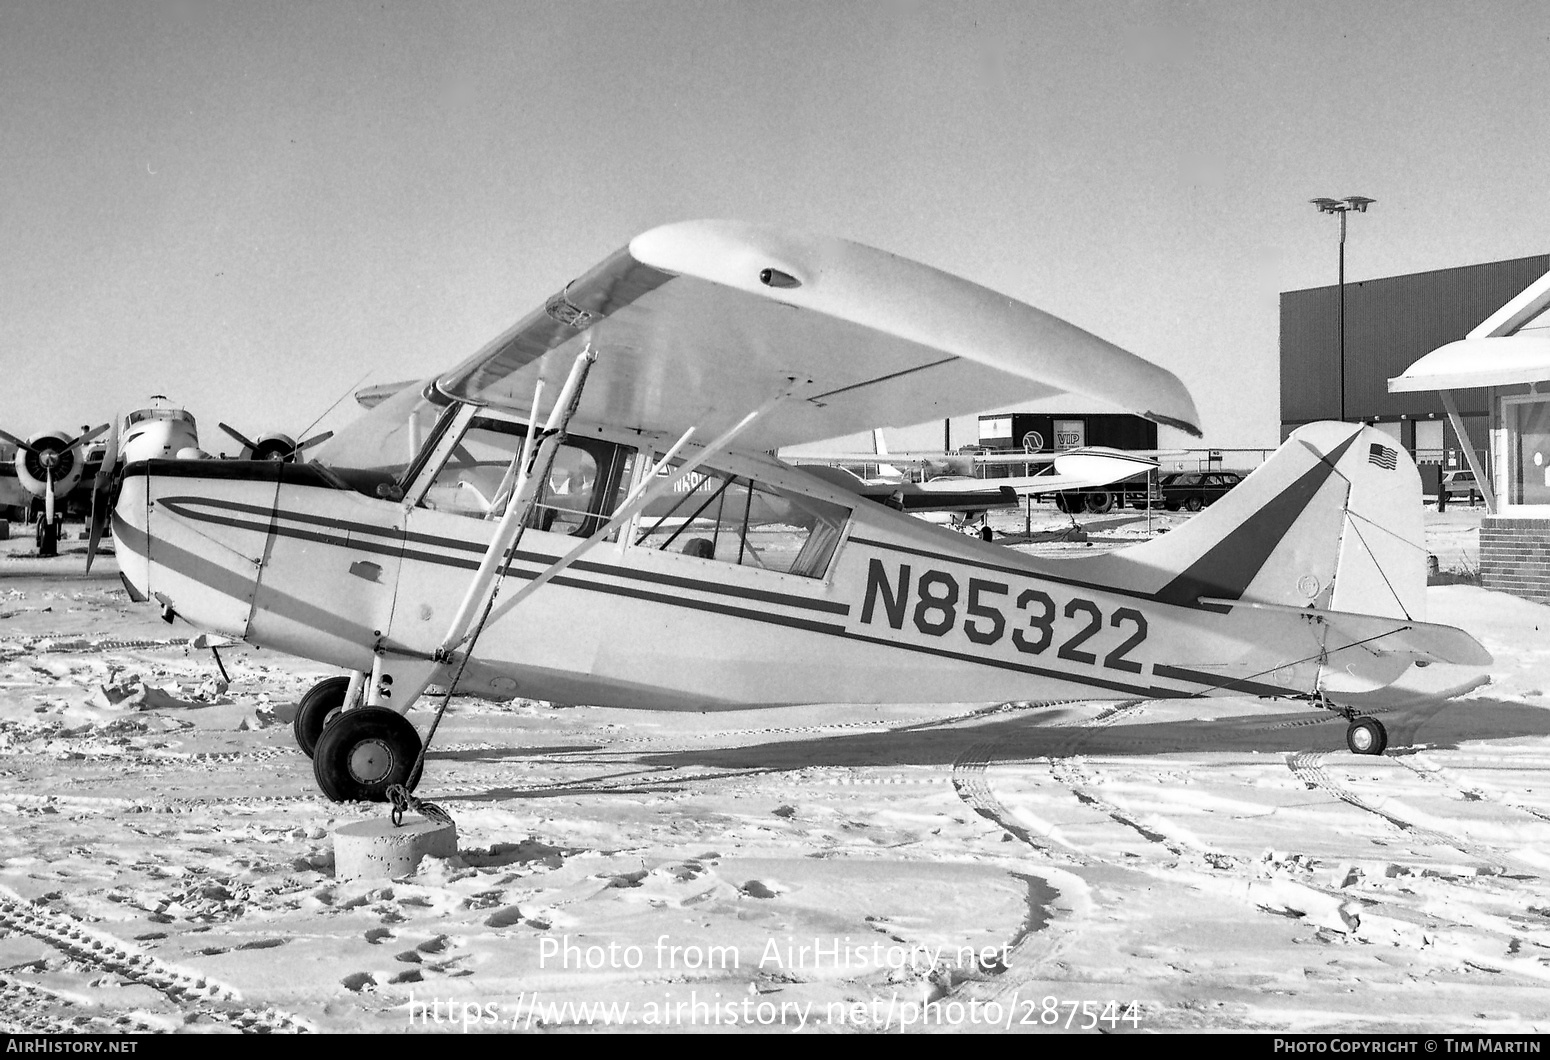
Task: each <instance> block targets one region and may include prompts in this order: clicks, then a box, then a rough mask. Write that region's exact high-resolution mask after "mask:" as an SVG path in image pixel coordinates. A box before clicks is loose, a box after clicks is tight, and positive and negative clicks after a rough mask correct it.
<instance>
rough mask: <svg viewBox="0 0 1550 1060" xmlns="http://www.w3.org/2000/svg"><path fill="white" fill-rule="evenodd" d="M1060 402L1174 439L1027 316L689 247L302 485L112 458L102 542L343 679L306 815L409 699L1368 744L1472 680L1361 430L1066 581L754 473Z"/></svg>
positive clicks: (371, 768) (386, 772)
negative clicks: (1343, 729)
mask: <svg viewBox="0 0 1550 1060" xmlns="http://www.w3.org/2000/svg"><path fill="white" fill-rule="evenodd" d="M1060 394H1067V395H1076V396H1080V397H1083V398H1092V399H1096V400H1101V401H1103V402H1105V403H1107V404H1109V405H1117V406H1119V407H1120V408H1122V409H1125V410H1127V411H1132V412H1134V413H1136V414H1138V415H1142V416H1146V417H1149V418H1151V419H1153V420H1155V421H1157V422H1159V423H1165V424H1169V425H1171V426H1174V427H1179V428H1182V429H1184V430H1187V431H1191V432H1195V433H1198V430H1197V429H1196V427H1195V424H1196V422H1197V416H1196V414H1195V410H1194V406H1193V404H1192V403H1191V401H1190V399H1189V396H1188V394H1187V393H1186V392H1185V390H1184V388H1183V386H1182V385H1181V384H1180V383H1179V381H1178V380H1177V379H1176V378H1175V377H1174V376H1172V375H1171V374H1170V373H1168V372H1166V371H1164V370H1163V369H1161V368H1158V367H1157V366H1155V365H1152V364H1150V363H1148V362H1146V361H1144V360H1142V359H1141V358H1139V357H1137V356H1135V355H1134V354H1131V353H1128V352H1126V351H1124V350H1121V349H1119V348H1118V347H1115V346H1113V345H1112V344H1110V343H1108V342H1105V341H1104V340H1102V339H1100V338H1098V337H1097V336H1094V335H1092V334H1090V333H1088V332H1085V331H1082V330H1081V329H1079V328H1076V327H1074V326H1072V325H1070V324H1067V323H1065V322H1064V321H1061V320H1059V319H1057V318H1055V317H1052V316H1050V315H1048V314H1046V313H1042V312H1041V311H1039V310H1037V309H1034V308H1033V307H1031V306H1028V305H1024V304H1022V303H1020V302H1017V301H1015V300H1013V299H1009V298H1007V297H1006V296H1004V295H1000V294H997V293H995V292H992V291H988V290H986V289H985V288H982V287H979V286H977V285H975V284H973V283H970V282H969V281H967V280H963V279H960V278H957V277H954V276H949V275H947V274H945V273H942V272H939V271H937V270H935V269H932V268H930V267H928V266H925V265H921V264H918V263H915V262H910V261H906V260H904V259H901V258H897V257H894V256H893V255H889V254H886V253H883V252H881V251H877V250H873V249H871V248H868V247H863V246H859V245H857V244H854V243H847V242H845V241H842V240H836V239H826V238H818V237H811V236H800V235H793V234H790V233H786V232H782V231H777V230H774V229H770V228H766V227H760V226H755V225H747V224H740V223H736V222H725V221H701V222H687V223H683V224H675V225H668V226H664V227H662V228H657V229H653V230H651V231H649V232H646V233H644V234H643V235H641V236H638V237H637V238H636V239H634V240H632V241H631V242H630V243H629V244H628V245H627V246H626V247H624V248H623V249H622V250H620V251H618V252H617V253H615V254H613V255H611V256H609V257H608V258H606V259H604V260H603V261H602V262H601V263H600V264H598V265H597V266H596V267H594V268H593V269H591V270H589V271H588V272H586V273H584V274H583V275H582V276H581V277H579V278H578V279H576V280H575V281H573V282H572V283H570V284H568V285H567V286H565V287H564V288H563V289H562V290H561V291H559V292H558V293H557V294H554V295H553V296H551V297H550V298H548V299H546V300H544V301H543V302H542V304H541V305H540V306H539V307H538V308H536V309H534V310H533V311H532V312H531V313H529V314H528V315H527V316H526V317H523V318H522V319H521V320H519V321H518V322H517V323H516V324H515V325H513V326H512V327H511V328H509V329H508V330H507V331H506V332H504V333H503V334H501V335H500V336H497V337H496V338H495V339H494V340H493V341H492V342H491V343H489V344H488V345H487V346H486V347H485V348H483V349H482V350H480V351H478V352H476V353H475V354H474V355H473V356H471V357H470V358H469V359H468V360H467V361H465V362H464V363H463V364H461V365H459V366H456V367H454V368H453V369H451V370H450V371H447V372H445V373H443V374H441V375H439V376H436V377H433V378H431V379H428V380H426V381H425V382H423V383H421V384H418V385H414V386H408V387H404V388H403V389H401V390H396V391H395V392H393V393H392V394H391V395H379V396H378V397H380V398H381V400H380V403H378V404H376V405H375V407H374V408H372V409H371V411H370V412H369V413H367V414H366V415H364V416H363V417H362V418H361V419H360V420H359V421H357V423H356V424H354V425H353V426H351V427H350V428H347V429H345V430H343V431H340V432H339V433H338V434H337V435H336V436H335V437H334V438H332V439H331V440H329V441H328V442H327V443H326V444H324V445H322V446H320V447H319V448H318V449H317V450H316V453H315V456H314V458H313V459H312V460H311V461H310V462H307V463H303V464H280V463H265V462H261V461H252V462H244V461H224V462H219V463H217V462H213V461H161V460H151V461H141V462H134V463H130V464H128V465H127V466H126V467H125V468H123V470H122V474H121V482H120V486H119V495H118V501H117V506H116V509H115V514H114V520H113V528H114V533H115V537H116V540H117V547H118V555H119V558H120V566H121V568H122V570H123V572H124V575H125V579H126V581H127V582H128V583H129V585H130V587H131V588H132V589H133V591H134V593H135V594H136V595H137V597H139V598H143V599H150V600H154V601H156V602H157V603H158V604H159V605H160V606H162V607H163V608H164V610H165V611H166V613H168V614H169V615H180V616H182V617H183V618H186V619H187V620H189V621H190V622H193V623H195V624H196V625H202V626H204V627H207V628H212V629H215V630H219V631H222V632H226V633H229V634H231V635H234V636H239V637H242V638H244V639H246V640H248V641H250V642H252V643H255V644H262V645H263V646H265V647H270V648H275V649H278V650H282V651H287V652H290V653H293V654H296V655H301V656H304V657H306V658H309V659H313V660H315V661H318V662H323V663H327V664H330V665H334V666H338V667H339V668H340V669H341V670H342V671H343V672H342V673H341V674H340V675H339V676H338V677H334V678H329V679H327V680H324V681H321V682H319V683H318V685H317V686H316V687H315V688H314V689H313V690H312V691H311V692H309V693H308V695H307V697H306V698H305V699H304V700H303V702H302V704H301V706H300V709H299V710H298V712H297V715H296V723H295V735H296V738H297V741H298V743H299V744H300V746H301V747H302V748H303V749H304V750H306V751H307V752H308V753H309V754H311V755H312V757H313V766H314V775H315V777H316V779H317V781H318V784H319V786H320V787H321V789H322V790H323V791H324V792H325V793H326V794H327V795H329V796H330V797H332V798H335V799H361V798H366V799H382V798H385V797H386V795H387V793H388V791H389V789H391V788H393V787H394V786H395V785H405V786H409V787H412V786H413V784H414V783H415V781H417V779H418V777H419V773H420V769H421V766H422V764H423V751H424V738H422V736H421V734H420V733H419V732H418V731H417V730H416V729H415V727H414V726H413V725H411V724H410V723H409V721H408V720H407V719H406V718H405V716H404V715H405V713H406V712H407V711H408V709H409V708H410V707H411V706H412V705H414V704H415V703H416V702H417V701H418V700H419V699H420V698H421V696H422V695H423V694H424V693H425V691H426V689H427V688H428V687H429V686H431V685H433V684H434V685H436V686H438V687H440V688H442V689H445V690H456V691H459V692H465V693H470V694H478V695H484V696H491V697H497V698H511V697H514V696H526V697H531V698H536V699H548V700H553V701H559V702H568V703H596V704H606V705H617V706H633V707H641V708H647V709H695V710H705V709H737V708H741V707H750V706H774V705H788V704H806V703H823V702H875V703H890V702H915V703H919V702H964V701H987V702H994V701H998V700H1026V699H1043V698H1063V699H1072V698H1084V699H1095V698H1102V699H1131V698H1138V697H1177V696H1196V695H1213V694H1229V695H1240V696H1241V695H1252V696H1302V697H1308V698H1311V699H1315V700H1317V701H1318V702H1320V703H1322V704H1324V705H1327V706H1330V707H1331V708H1332V709H1335V710H1338V711H1339V712H1340V713H1342V714H1344V715H1345V716H1346V717H1347V718H1348V719H1349V721H1350V725H1349V728H1348V743H1349V744H1350V746H1351V748H1352V750H1353V751H1357V752H1361V753H1379V752H1381V751H1382V750H1383V745H1384V743H1385V741H1386V735H1385V734H1384V732H1383V729H1382V726H1381V724H1380V723H1379V722H1377V721H1376V719H1373V718H1370V717H1366V716H1362V715H1361V714H1359V708H1360V706H1361V703H1362V702H1363V699H1364V697H1367V696H1369V695H1371V694H1373V693H1375V692H1376V691H1377V690H1379V689H1382V688H1383V687H1385V686H1386V685H1389V684H1390V683H1392V682H1393V681H1394V680H1396V679H1397V678H1398V677H1400V676H1401V675H1402V674H1403V673H1404V672H1405V671H1406V670H1408V669H1409V667H1411V666H1412V665H1414V664H1415V663H1417V662H1421V663H1429V662H1432V661H1446V662H1457V663H1466V664H1472V665H1478V664H1483V663H1484V662H1486V661H1489V656H1488V655H1486V653H1485V652H1484V650H1483V649H1481V648H1480V646H1479V645H1478V644H1476V643H1475V642H1474V641H1473V640H1472V639H1471V638H1469V637H1468V636H1467V635H1465V634H1463V633H1461V632H1459V631H1458V630H1454V629H1451V628H1449V627H1446V626H1438V625H1434V624H1430V623H1427V622H1426V621H1425V616H1424V588H1425V568H1424V550H1423V548H1422V539H1421V525H1420V502H1419V488H1420V487H1419V478H1418V476H1417V474H1416V472H1415V468H1414V466H1413V465H1412V464H1411V463H1410V462H1409V460H1408V458H1407V457H1406V456H1405V455H1404V454H1403V453H1402V452H1396V451H1395V450H1393V449H1392V448H1391V447H1392V442H1391V440H1389V439H1388V438H1387V436H1385V435H1382V434H1381V433H1380V432H1377V431H1374V430H1372V429H1370V428H1365V427H1362V426H1359V425H1346V424H1333V423H1330V424H1314V425H1311V426H1308V427H1305V428H1302V429H1301V430H1299V431H1298V432H1296V433H1295V434H1294V435H1293V437H1292V438H1291V439H1290V440H1289V441H1288V442H1287V443H1286V445H1284V446H1283V447H1282V448H1281V449H1280V450H1278V451H1277V452H1276V454H1275V455H1273V456H1272V457H1271V458H1270V459H1269V460H1268V461H1267V462H1266V463H1265V464H1264V465H1263V466H1262V467H1261V468H1260V469H1259V470H1257V471H1256V472H1255V473H1254V474H1252V475H1250V476H1249V477H1248V478H1247V479H1246V480H1245V481H1244V483H1243V484H1242V485H1241V486H1239V487H1238V488H1237V489H1235V490H1234V491H1233V492H1232V493H1231V494H1229V495H1228V496H1227V497H1225V498H1224V499H1223V500H1222V501H1221V502H1219V503H1218V504H1216V505H1214V506H1213V507H1211V508H1210V509H1209V510H1208V511H1206V512H1204V513H1202V514H1201V515H1199V516H1197V517H1195V518H1194V519H1192V520H1190V521H1189V522H1188V523H1187V524H1185V525H1184V526H1182V527H1180V528H1178V529H1177V530H1175V531H1174V532H1172V533H1170V534H1168V535H1166V536H1165V537H1161V538H1158V539H1156V540H1153V541H1149V542H1145V543H1142V544H1138V545H1135V546H1132V547H1129V548H1125V549H1120V550H1117V551H1115V552H1111V553H1106V554H1103V555H1098V556H1087V557H1082V558H1078V559H1050V558H1036V557H1031V556H1026V555H1021V554H1019V553H1016V552H1013V551H1010V550H1006V549H1003V548H1000V547H997V546H994V545H990V544H986V543H983V542H981V541H978V540H972V539H969V538H965V537H964V536H963V535H961V534H958V533H954V532H952V531H949V530H946V529H944V528H941V527H935V526H931V525H929V524H927V523H925V522H923V521H921V520H919V519H916V518H913V517H911V516H910V515H908V514H906V513H905V512H904V511H901V510H899V508H901V507H903V505H890V503H889V498H888V497H887V496H884V494H886V493H887V492H888V490H886V489H882V490H879V489H872V488H869V486H868V484H865V483H862V482H861V480H859V479H856V478H855V476H835V475H826V474H823V473H822V472H821V470H818V471H809V470H805V469H802V468H799V467H793V466H789V465H787V464H785V463H782V462H781V461H780V460H778V459H776V458H775V457H773V456H771V455H770V454H771V453H772V452H774V451H776V450H778V449H779V448H780V447H782V446H786V445H793V444H797V443H800V442H812V441H817V440H821V439H824V438H833V437H838V436H841V435H844V434H847V433H853V432H855V431H859V430H864V429H870V428H873V427H876V426H879V425H886V424H890V423H893V424H899V423H912V422H920V421H923V420H927V419H932V418H940V417H942V416H946V415H954V414H959V413H969V412H976V411H980V410H983V409H985V408H990V407H996V406H1004V405H1006V404H1007V403H1008V402H1009V401H1018V400H1023V399H1033V398H1041V397H1049V396H1052V395H1060ZM852 480H854V481H852ZM879 501H881V502H882V503H879ZM976 503H980V502H976ZM793 660H801V665H793V664H792V663H793ZM447 694H450V691H449V692H448V693H447ZM445 702H446V699H445V697H441V703H442V704H443V705H444V704H445ZM431 731H432V732H434V726H433V727H432V730H431Z"/></svg>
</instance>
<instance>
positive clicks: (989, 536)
mask: <svg viewBox="0 0 1550 1060" xmlns="http://www.w3.org/2000/svg"><path fill="white" fill-rule="evenodd" d="M995 539H996V534H995V531H994V530H992V529H991V528H990V527H988V526H982V527H980V540H981V541H985V542H991V541H994V540H995Z"/></svg>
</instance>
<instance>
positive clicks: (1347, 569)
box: [1088, 422, 1426, 622]
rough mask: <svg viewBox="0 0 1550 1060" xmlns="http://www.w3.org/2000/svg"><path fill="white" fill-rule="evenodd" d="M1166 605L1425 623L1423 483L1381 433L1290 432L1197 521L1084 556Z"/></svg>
mask: <svg viewBox="0 0 1550 1060" xmlns="http://www.w3.org/2000/svg"><path fill="white" fill-rule="evenodd" d="M1105 560H1108V561H1112V562H1114V563H1116V564H1119V565H1122V566H1123V567H1125V568H1127V569H1124V570H1121V571H1114V572H1113V573H1112V575H1111V576H1114V577H1118V578H1120V579H1122V581H1123V583H1124V584H1128V585H1130V586H1132V587H1133V588H1135V589H1140V590H1142V591H1144V592H1146V593H1147V594H1148V595H1153V596H1154V597H1155V598H1157V599H1158V600H1160V601H1163V602H1166V603H1174V604H1180V605H1183V606H1188V607H1204V608H1208V609H1212V610H1226V609H1227V608H1228V607H1229V606H1231V605H1234V604H1253V605H1265V606H1270V607H1295V608H1300V609H1301V608H1314V609H1316V610H1321V611H1340V612H1348V613H1353V614H1362V615H1375V616H1384V617H1389V618H1402V619H1407V620H1410V621H1414V622H1422V621H1424V620H1425V610H1426V541H1425V535H1424V531H1423V527H1422V522H1421V482H1420V475H1419V473H1418V472H1417V471H1416V468H1415V464H1414V462H1413V461H1412V460H1411V459H1410V455H1409V454H1408V453H1406V452H1405V450H1404V448H1403V447H1402V446H1400V445H1399V444H1398V443H1397V442H1396V441H1395V440H1394V439H1393V438H1392V437H1391V436H1390V435H1387V434H1384V433H1383V432H1382V431H1379V430H1376V429H1375V428H1371V427H1363V426H1360V425H1353V424H1347V423H1334V422H1325V423H1314V424H1309V425H1308V426H1305V427H1301V428H1299V429H1297V430H1296V431H1294V432H1293V433H1292V435H1291V437H1290V438H1288V439H1287V441H1286V442H1285V443H1284V444H1283V445H1282V446H1281V448H1279V449H1277V450H1276V451H1275V452H1274V453H1273V454H1271V456H1270V458H1269V459H1268V460H1266V461H1265V463H1264V464H1263V465H1261V466H1260V467H1259V468H1257V469H1256V470H1255V471H1254V472H1253V473H1252V474H1250V475H1248V476H1247V477H1246V478H1245V479H1244V480H1243V482H1242V483H1240V484H1239V485H1238V486H1237V487H1236V488H1234V489H1233V490H1232V491H1231V492H1230V493H1228V494H1226V495H1225V496H1223V497H1222V498H1221V499H1220V500H1218V501H1217V502H1216V503H1215V504H1213V505H1212V506H1211V507H1210V508H1208V509H1206V510H1205V511H1204V512H1202V513H1201V514H1200V515H1197V516H1195V517H1194V518H1193V519H1190V520H1189V522H1187V523H1185V524H1184V525H1183V526H1180V527H1178V528H1177V529H1175V530H1173V531H1172V532H1171V533H1169V534H1167V535H1165V536H1163V537H1160V538H1157V539H1155V540H1153V541H1150V542H1147V543H1145V544H1142V545H1137V546H1134V547H1132V548H1127V549H1123V550H1120V551H1119V552H1115V553H1110V554H1109V555H1108V556H1103V557H1093V559H1092V560H1090V561H1088V562H1091V563H1094V564H1099V563H1103V562H1104V561H1105Z"/></svg>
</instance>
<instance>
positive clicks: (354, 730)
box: [312, 707, 420, 802]
mask: <svg viewBox="0 0 1550 1060" xmlns="http://www.w3.org/2000/svg"><path fill="white" fill-rule="evenodd" d="M419 758H420V734H419V733H417V732H415V731H414V726H413V725H411V724H409V721H408V719H407V718H405V717H403V716H402V715H400V714H398V713H397V712H396V711H393V710H390V709H389V708H387V707H360V708H357V709H356V710H350V711H345V712H344V713H342V714H340V715H339V716H338V717H337V718H336V719H335V720H334V721H333V722H332V723H330V724H329V725H328V726H327V727H325V728H324V729H323V734H322V735H321V736H319V737H318V741H317V744H316V745H315V746H314V747H313V749H312V775H313V777H314V778H316V780H317V782H318V787H319V788H321V789H322V790H323V794H324V795H326V796H328V797H329V798H330V799H333V800H334V801H335V802H356V801H366V802H385V801H386V800H387V790H388V788H390V787H392V786H393V785H394V784H402V785H403V786H404V787H405V788H407V789H409V790H410V791H413V790H414V788H415V785H417V784H419V782H420V773H419V770H418V769H416V768H415V766H416V764H417V763H418V762H419Z"/></svg>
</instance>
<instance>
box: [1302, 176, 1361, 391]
mask: <svg viewBox="0 0 1550 1060" xmlns="http://www.w3.org/2000/svg"><path fill="white" fill-rule="evenodd" d="M1308 201H1309V202H1311V203H1313V205H1314V206H1317V207H1318V208H1319V213H1334V214H1339V215H1340V295H1339V309H1338V316H1337V317H1336V327H1337V328H1338V329H1339V332H1340V420H1341V422H1344V421H1345V418H1346V415H1345V215H1346V214H1348V213H1350V212H1351V211H1352V210H1355V211H1356V212H1357V213H1366V212H1367V207H1369V206H1371V205H1372V204H1373V203H1375V202H1377V201H1378V200H1377V199H1369V198H1367V197H1366V196H1365V195H1348V196H1346V197H1345V198H1344V199H1326V198H1320V199H1310V200H1308Z"/></svg>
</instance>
